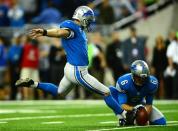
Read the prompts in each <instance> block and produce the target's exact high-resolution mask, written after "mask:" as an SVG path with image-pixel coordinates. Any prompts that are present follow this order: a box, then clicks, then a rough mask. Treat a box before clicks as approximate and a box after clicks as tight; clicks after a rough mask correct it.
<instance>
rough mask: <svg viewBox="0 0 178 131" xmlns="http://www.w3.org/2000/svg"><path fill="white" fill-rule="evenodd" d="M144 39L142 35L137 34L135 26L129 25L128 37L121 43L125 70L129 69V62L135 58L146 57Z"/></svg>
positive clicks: (141, 58) (142, 58)
mask: <svg viewBox="0 0 178 131" xmlns="http://www.w3.org/2000/svg"><path fill="white" fill-rule="evenodd" d="M146 40H147V38H146V37H144V36H137V30H136V28H135V27H130V37H129V38H127V39H126V40H125V41H124V43H123V56H124V57H123V62H124V68H125V70H127V71H129V67H130V64H131V63H132V62H133V61H135V60H144V61H145V57H146V53H147V52H146Z"/></svg>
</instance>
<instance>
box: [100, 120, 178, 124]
mask: <svg viewBox="0 0 178 131" xmlns="http://www.w3.org/2000/svg"><path fill="white" fill-rule="evenodd" d="M99 123H100V124H115V123H117V121H102V122H99ZM166 123H167V124H173V123H177V124H178V121H167V122H166Z"/></svg>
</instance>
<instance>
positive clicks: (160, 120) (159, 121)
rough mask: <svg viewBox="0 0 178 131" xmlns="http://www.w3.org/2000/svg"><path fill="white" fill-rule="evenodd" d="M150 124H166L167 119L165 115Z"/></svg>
mask: <svg viewBox="0 0 178 131" xmlns="http://www.w3.org/2000/svg"><path fill="white" fill-rule="evenodd" d="M150 125H166V119H165V117H162V118H160V119H158V120H155V121H153V122H150Z"/></svg>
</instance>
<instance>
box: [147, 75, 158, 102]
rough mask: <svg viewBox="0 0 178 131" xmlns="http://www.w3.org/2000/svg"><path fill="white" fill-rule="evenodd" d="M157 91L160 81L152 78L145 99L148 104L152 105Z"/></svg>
mask: <svg viewBox="0 0 178 131" xmlns="http://www.w3.org/2000/svg"><path fill="white" fill-rule="evenodd" d="M157 89H158V80H157V79H156V78H155V77H153V76H151V78H150V84H149V92H148V94H147V96H146V98H145V99H146V104H148V105H152V103H153V97H154V94H155V93H156V91H157Z"/></svg>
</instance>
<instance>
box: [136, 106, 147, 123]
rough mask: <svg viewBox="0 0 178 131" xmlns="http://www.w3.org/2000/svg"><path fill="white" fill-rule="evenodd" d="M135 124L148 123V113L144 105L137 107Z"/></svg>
mask: <svg viewBox="0 0 178 131" xmlns="http://www.w3.org/2000/svg"><path fill="white" fill-rule="evenodd" d="M136 124H137V125H140V126H144V125H147V124H148V113H147V111H146V109H145V108H144V107H139V108H138V109H137V112H136Z"/></svg>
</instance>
